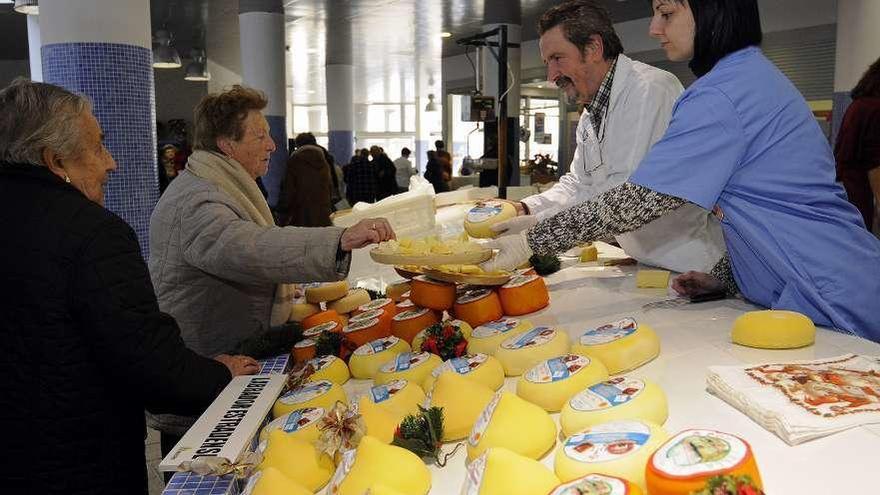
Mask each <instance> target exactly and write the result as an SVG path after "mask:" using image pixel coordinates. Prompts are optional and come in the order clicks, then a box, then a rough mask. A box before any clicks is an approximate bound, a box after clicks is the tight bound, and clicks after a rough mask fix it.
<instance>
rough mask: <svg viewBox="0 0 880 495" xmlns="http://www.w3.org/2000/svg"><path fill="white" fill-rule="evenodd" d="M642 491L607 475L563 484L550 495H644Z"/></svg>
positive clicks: (621, 479) (587, 476)
mask: <svg viewBox="0 0 880 495" xmlns="http://www.w3.org/2000/svg"><path fill="white" fill-rule="evenodd" d="M642 493H643V492H642V489H641V488H639V486H638V485H635V484H633V483H631V482H629V481H627V480H625V479H623V478H618V477H616V476H608V475H607V474H588V475H586V476H584V477H581V478H578V479H576V480H573V481H569V482H567V483H563V484H561V485H559V486H557V487H556V488H554V489H553V491H552V492H550V495H600V494H601V495H642Z"/></svg>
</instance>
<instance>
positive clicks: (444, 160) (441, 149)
mask: <svg viewBox="0 0 880 495" xmlns="http://www.w3.org/2000/svg"><path fill="white" fill-rule="evenodd" d="M434 148H436V151H435V152H434V156H435V157H436V158H437V162H438V163H439V164H440V167H441V168H442V169H443V177H444V179H443V180H444V181H446V190H447V191H449V190H451V189H452V187H451V186H450V184H451V183H452V155H451V154H450V153H449V152H448V151H446V143H444V142H443V141H442V140H439V139H438V140H437V141H434Z"/></svg>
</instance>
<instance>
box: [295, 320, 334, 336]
mask: <svg viewBox="0 0 880 495" xmlns="http://www.w3.org/2000/svg"><path fill="white" fill-rule="evenodd" d="M337 325H339V323H336V322H335V321H325V322H324V323H321V324H320V325H315V326H313V327H309V328H307V329H305V330H303V337H316V336H318V335H321V334H322V333H324V332H329V331H331V330H333V329H334V328H336V326H337Z"/></svg>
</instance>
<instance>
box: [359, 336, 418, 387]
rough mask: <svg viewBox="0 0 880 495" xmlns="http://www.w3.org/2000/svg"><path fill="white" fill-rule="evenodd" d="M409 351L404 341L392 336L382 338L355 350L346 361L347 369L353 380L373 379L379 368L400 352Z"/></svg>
mask: <svg viewBox="0 0 880 495" xmlns="http://www.w3.org/2000/svg"><path fill="white" fill-rule="evenodd" d="M410 350H411V349H410V347H409V344H408V343H406V341H404V340H401V339H399V338H397V337H394V336H391V337H382V338H380V339H376V340H373V341H371V342H367V343H366V344H364V345H362V346H360V347H358V348H357V349H355V350H354V352H353V353H352V355H351V358H349V360H348V368H349V369H350V370H351V376H353V377H355V378H360V379H365V378H373V377H374V376H376V372H377V371H379V367H380V366H382V365H383V364H384V363H386V362H388V360H390V359H391V358H393V357H395V356H397V355H398V354H400V353H401V352H408V351H410Z"/></svg>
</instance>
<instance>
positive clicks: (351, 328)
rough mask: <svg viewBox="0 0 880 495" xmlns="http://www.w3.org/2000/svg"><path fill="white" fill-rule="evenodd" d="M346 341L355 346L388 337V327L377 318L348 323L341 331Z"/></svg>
mask: <svg viewBox="0 0 880 495" xmlns="http://www.w3.org/2000/svg"><path fill="white" fill-rule="evenodd" d="M342 334H343V335H344V336H345V338H346V339H348V340H350V341H351V342H353V343H354V344H355V345H357V346H362V345H364V344H366V343H367V342H370V341H373V340H376V339H381V338H382V337H387V336H388V327H387V326H386V325H384V324H383V322H382V321H381V320H379V318H372V319H358V320H355V321H353V322H352V321H349V323H348V325H346V326H345V329H344V330H343V331H342Z"/></svg>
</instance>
